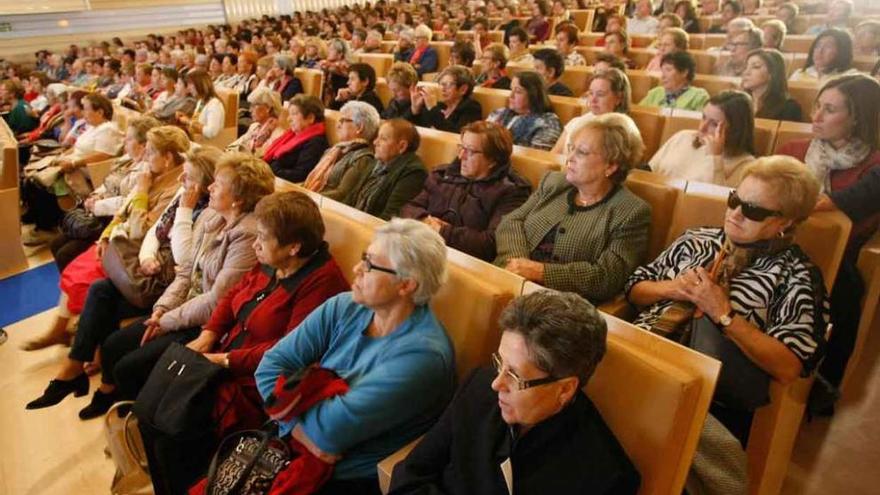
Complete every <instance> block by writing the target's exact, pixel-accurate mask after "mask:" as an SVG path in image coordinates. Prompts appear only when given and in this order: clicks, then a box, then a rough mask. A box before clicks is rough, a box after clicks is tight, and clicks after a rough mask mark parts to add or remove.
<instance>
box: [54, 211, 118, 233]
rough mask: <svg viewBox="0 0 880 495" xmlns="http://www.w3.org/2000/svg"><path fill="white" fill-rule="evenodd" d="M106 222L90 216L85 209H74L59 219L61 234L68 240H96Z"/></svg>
mask: <svg viewBox="0 0 880 495" xmlns="http://www.w3.org/2000/svg"><path fill="white" fill-rule="evenodd" d="M106 226H107V222H105V221H104V220H102V219H101V218H98V217H96V216H95V215H92V214H91V213H89V212H88V211H86V209H85V208H74V209H72V210H70V211H68V212H67V213H65V214H64V218H62V219H61V232H62V233H63V234H64V237H67V238H68V239H83V240H93V239H97V238H98V236H100V235H101V232H103V231H104V227H106Z"/></svg>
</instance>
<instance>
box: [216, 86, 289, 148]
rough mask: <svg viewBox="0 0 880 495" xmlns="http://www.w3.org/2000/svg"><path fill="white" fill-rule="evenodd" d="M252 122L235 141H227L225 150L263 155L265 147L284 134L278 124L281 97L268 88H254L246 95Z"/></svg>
mask: <svg viewBox="0 0 880 495" xmlns="http://www.w3.org/2000/svg"><path fill="white" fill-rule="evenodd" d="M247 101H248V104H249V105H248V106H249V108H250V113H251V119H252V120H253V123H252V124H251V125H250V127H248V130H247V131H246V132H245V133H244V134H242V135H241V137H239V138H238V139H236V140H235V141H233V142H231V143H229V145H228V146H227V147H226V150H227V151H242V152H244V153H248V154H251V155H255V156H263V152H265V151H266V148H267V147H269V145H271V144H272V142H273V141H275V140H276V139H278V137H279V136H281V135H282V134H284V130H283V129H281V128H280V127H279V126H278V117H279V116H280V115H281V111H282V110H283V108H282V107H281V97H280V96H279V95H278V93H276V92H275V91H272V90H271V89H268V88H260V89H256V90H254V91H253V92H251V94H249V95H248V97H247Z"/></svg>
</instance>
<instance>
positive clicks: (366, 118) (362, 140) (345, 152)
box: [303, 101, 381, 200]
mask: <svg viewBox="0 0 880 495" xmlns="http://www.w3.org/2000/svg"><path fill="white" fill-rule="evenodd" d="M339 114H340V116H339V120H338V122H337V124H336V136H337V139H338V142H337V143H336V144H335V145H333V146H332V147H331V148H330V149H328V150H327V151H325V152H324V156H322V157H321V161H319V162H318V164H317V165H316V166H315V168H314V169H313V170H312V171H311V173H309V176H308V177H307V178H306V181H305V184H303V185H304V186H305V188H306V189H309V190H310V191H315V192H319V193H321V194H322V195H324V196H327V197H328V198H332V199H335V200H341V199H342V198H344V197H346V196H347V195H348V192H349V191H350V190H351V189H352V188H353V187H355V185H356V183H357V178H358V177H361V175H362V172H363V171H366V170H368V169H370V168H372V166H373V164H374V163H375V156H374V155H373V148H372V146H371V143H372V142H373V140H374V139H375V138H376V134H377V133H378V132H379V124H380V123H381V121H380V119H379V112H378V111H376V108H375V107H373V106H372V105H370V104H369V103H365V102H362V101H350V102H348V103H346V104H345V105H343V106H342V110H340V111H339Z"/></svg>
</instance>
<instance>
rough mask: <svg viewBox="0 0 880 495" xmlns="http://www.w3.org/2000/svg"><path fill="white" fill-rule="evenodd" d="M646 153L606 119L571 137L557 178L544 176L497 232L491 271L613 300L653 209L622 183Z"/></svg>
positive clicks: (620, 120)
mask: <svg viewBox="0 0 880 495" xmlns="http://www.w3.org/2000/svg"><path fill="white" fill-rule="evenodd" d="M644 149H645V146H644V144H643V143H642V138H641V135H640V133H639V130H638V128H637V127H636V125H635V123H634V122H633V121H632V120H631V119H630V118H629V117H627V116H625V115H621V114H617V113H612V114H607V115H601V116H599V117H596V118H595V119H593V120H592V121H590V122H587V123H586V124H584V126H583V128H581V129H580V130H578V131H576V132H574V134H573V136H572V146H571V148H570V149H569V150H568V160H567V163H566V166H565V168H564V171H563V172H550V173H548V174H547V175H545V176H544V178H543V179H542V180H541V184H540V185H539V186H538V190H537V191H535V192H534V193H532V195H531V196H530V197H529V199H528V201H526V203H525V204H523V205H522V206H521V207H520V208H518V209H517V210H515V211H514V212H512V213H510V214H509V215H507V216H505V217H504V218H503V219H502V220H501V224H499V225H498V229H497V230H496V232H495V242H496V244H497V246H498V256H497V257H496V258H495V264H496V265H498V266H501V267H504V268H506V269H508V270H510V271H512V272H514V273H516V274H519V275H521V276H523V277H525V278H527V279H529V280H531V281H533V282H536V283H539V284H542V285H544V286H546V287H549V288H551V289H557V290H564V291H571V292H577V293H578V294H580V295H581V296H583V297H585V298H587V299H589V300H592V301H596V302H599V301H604V300H607V299H610V298H611V297H613V296H614V295H615V294H617V293H619V292H620V290H621V289H622V288H623V284H624V282H625V281H626V278H627V277H628V276H629V275H630V274H631V273H632V271H633V270H635V269H636V267H637V266H638V265H639V264H640V263H641V262H642V261H643V258H644V256H645V253H646V245H647V242H648V229H649V227H650V223H651V208H650V206H648V204H647V203H645V202H644V201H642V200H641V199H640V198H638V197H637V196H636V195H634V194H633V193H631V192H630V191H629V190H628V189H627V188H626V187H625V186H623V181H624V180H625V179H626V175H627V173H628V172H629V170H630V169H631V168H632V167H633V166H634V165H635V164H637V163H638V161H639V159H640V158H641V156H642V153H643V150H644Z"/></svg>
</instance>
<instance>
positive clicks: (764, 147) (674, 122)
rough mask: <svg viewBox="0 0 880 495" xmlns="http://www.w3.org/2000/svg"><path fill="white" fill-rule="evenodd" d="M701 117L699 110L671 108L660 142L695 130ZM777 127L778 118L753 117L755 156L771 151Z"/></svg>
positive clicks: (767, 153)
mask: <svg viewBox="0 0 880 495" xmlns="http://www.w3.org/2000/svg"><path fill="white" fill-rule="evenodd" d="M702 117H703V114H702V113H701V112H693V111H688V110H673V111H672V115H671V116H669V117H667V118H666V122H665V124H664V125H663V135H662V137H661V138H660V140H661V142H663V143H665V142H666V141H667V140H669V138H671V137H672V136H673V135H675V133H677V132H679V131H682V130H685V129H691V130H697V128H698V127H699V126H700V121H701V119H702ZM778 127H779V121H778V120H769V119H755V135H754V144H755V153H756V154H757V156H765V155H769V154H771V153H772V151H773V145H774V144H775V141H776V133H777V129H778Z"/></svg>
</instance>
